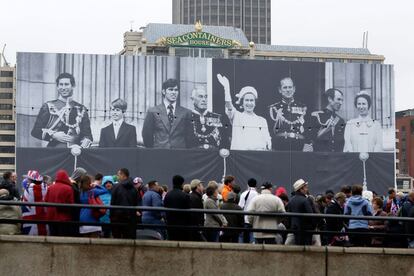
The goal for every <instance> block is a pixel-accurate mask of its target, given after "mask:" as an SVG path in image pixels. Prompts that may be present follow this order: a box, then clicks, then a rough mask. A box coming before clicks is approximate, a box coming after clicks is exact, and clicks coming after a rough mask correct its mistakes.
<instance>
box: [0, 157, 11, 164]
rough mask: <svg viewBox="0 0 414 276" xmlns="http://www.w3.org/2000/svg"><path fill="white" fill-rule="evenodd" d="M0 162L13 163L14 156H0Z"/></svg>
mask: <svg viewBox="0 0 414 276" xmlns="http://www.w3.org/2000/svg"><path fill="white" fill-rule="evenodd" d="M0 163H1V164H9V165H13V164H14V157H0Z"/></svg>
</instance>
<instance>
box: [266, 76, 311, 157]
mask: <svg viewBox="0 0 414 276" xmlns="http://www.w3.org/2000/svg"><path fill="white" fill-rule="evenodd" d="M295 92H296V88H295V85H294V84H293V80H292V79H291V78H289V77H286V78H283V79H282V80H281V81H280V86H279V93H280V94H281V96H282V100H281V101H280V102H277V103H274V104H272V105H271V106H269V113H270V119H271V120H272V121H271V123H272V124H273V128H272V130H271V131H270V135H271V136H272V148H273V149H274V150H285V151H302V150H303V146H304V141H305V136H304V133H305V127H304V124H305V115H306V110H307V107H306V106H305V105H304V104H302V103H300V102H298V101H295V99H294V95H295ZM269 126H270V124H269Z"/></svg>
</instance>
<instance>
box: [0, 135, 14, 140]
mask: <svg viewBox="0 0 414 276" xmlns="http://www.w3.org/2000/svg"><path fill="white" fill-rule="evenodd" d="M14 140H15V138H14V135H0V142H14Z"/></svg>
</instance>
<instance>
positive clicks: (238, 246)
mask: <svg viewBox="0 0 414 276" xmlns="http://www.w3.org/2000/svg"><path fill="white" fill-rule="evenodd" d="M221 248H222V249H224V250H236V251H240V250H243V251H262V250H263V244H247V243H222V244H221Z"/></svg>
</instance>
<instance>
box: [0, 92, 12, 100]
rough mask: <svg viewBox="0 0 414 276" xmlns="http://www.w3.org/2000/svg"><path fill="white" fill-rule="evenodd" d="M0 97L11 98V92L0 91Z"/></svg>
mask: <svg viewBox="0 0 414 276" xmlns="http://www.w3.org/2000/svg"><path fill="white" fill-rule="evenodd" d="M0 99H13V93H0Z"/></svg>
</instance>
